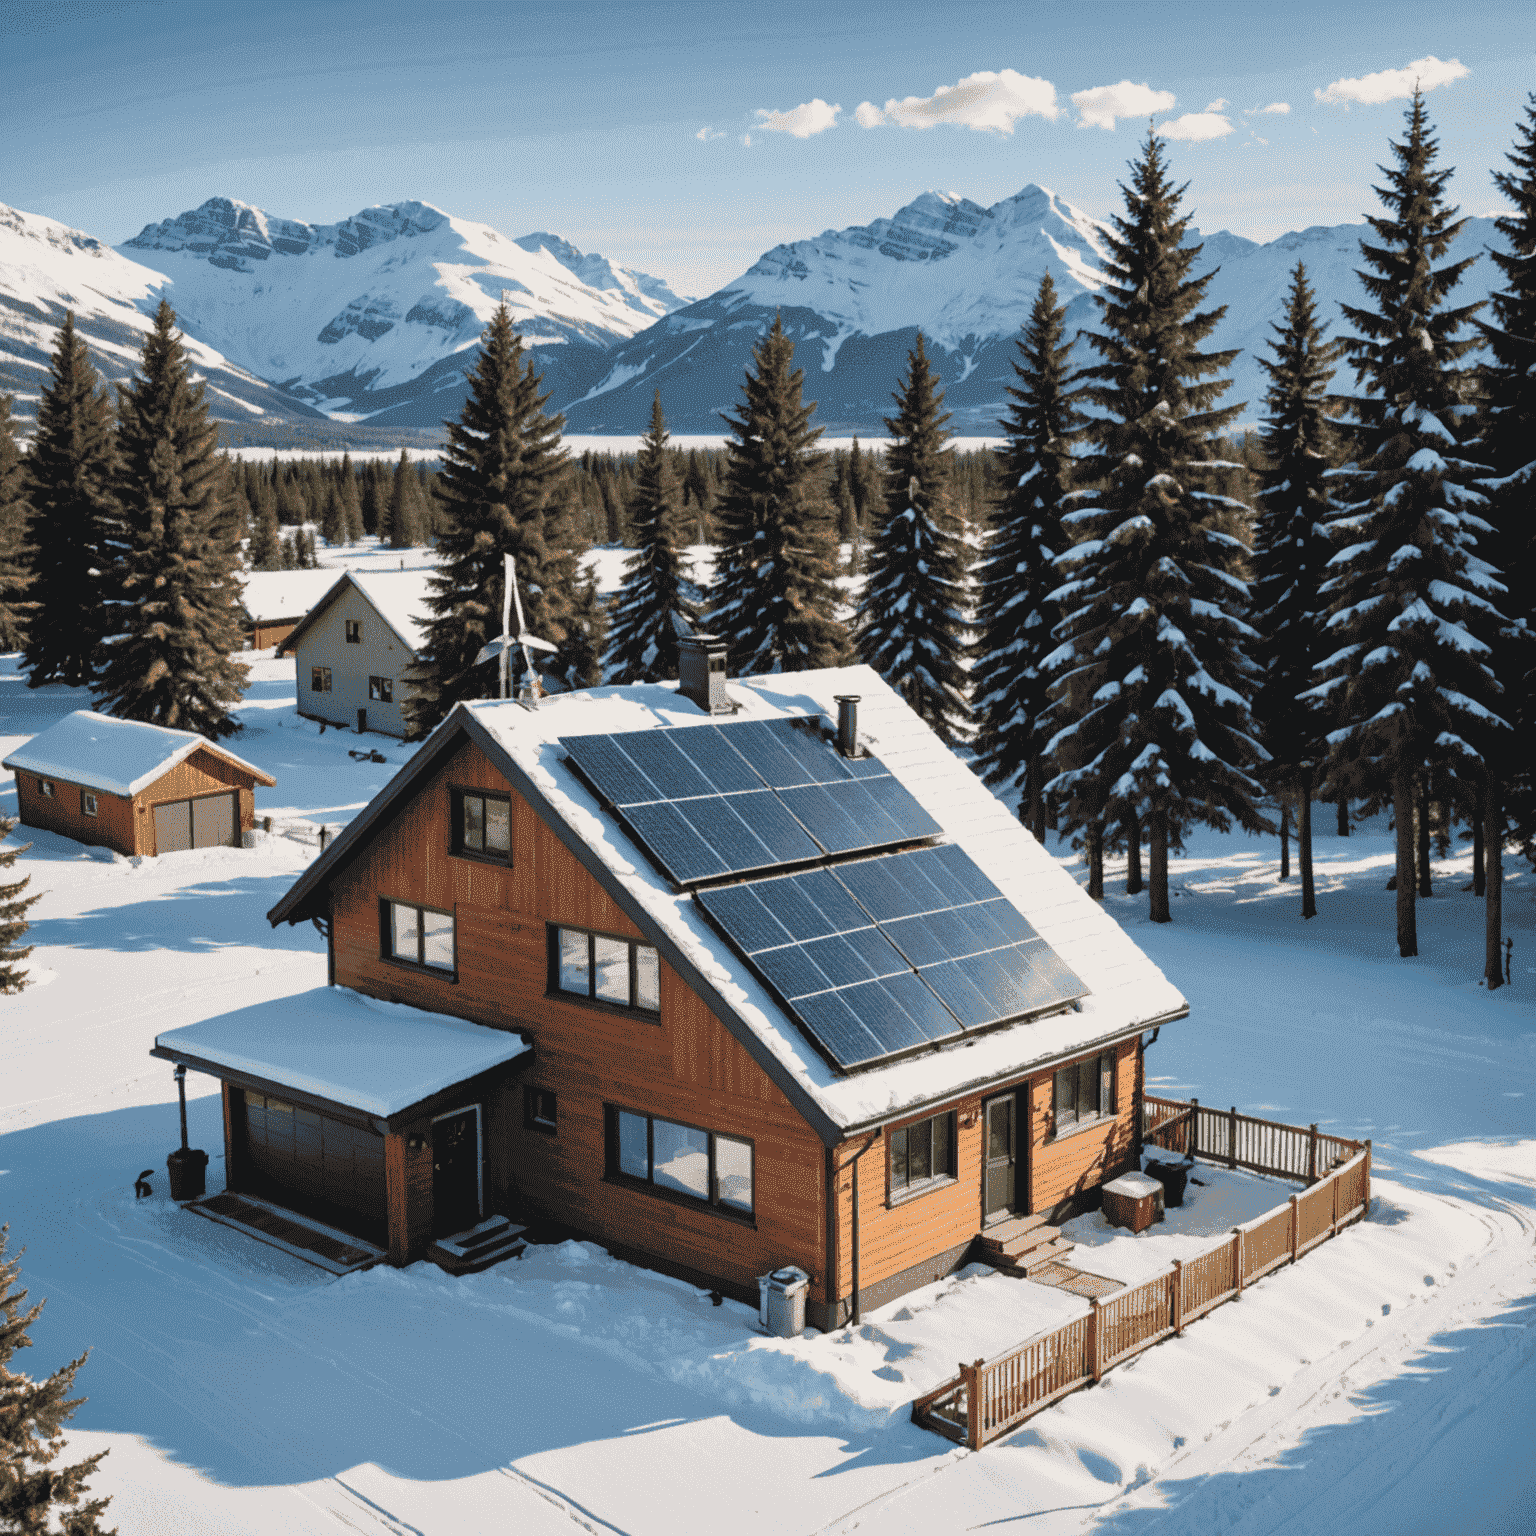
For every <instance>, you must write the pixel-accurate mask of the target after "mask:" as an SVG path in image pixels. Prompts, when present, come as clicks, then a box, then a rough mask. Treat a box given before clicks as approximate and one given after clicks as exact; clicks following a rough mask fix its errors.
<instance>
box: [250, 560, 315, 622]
mask: <svg viewBox="0 0 1536 1536" xmlns="http://www.w3.org/2000/svg"><path fill="white" fill-rule="evenodd" d="M336 580H337V573H336V571H335V570H334V568H327V569H319V570H313V571H251V572H250V573H249V574H248V575H247V576H246V578H245V594H244V595H245V611H246V612H247V613H248V614H250V616H251V617H252V618H253V619H255V620H257V621H258V622H270V621H271V620H273V619H302V618H303V617H304V615H305V614H306V613H308V612H309V610H310V609H311V608H313V607H314V606H315V604H316V603H318V602H319V601H320V599H321V598H322V597H324V596H325V594H326V593H327V592H329V591H330V590H331V588H332V587H334V586H335V585H336Z"/></svg>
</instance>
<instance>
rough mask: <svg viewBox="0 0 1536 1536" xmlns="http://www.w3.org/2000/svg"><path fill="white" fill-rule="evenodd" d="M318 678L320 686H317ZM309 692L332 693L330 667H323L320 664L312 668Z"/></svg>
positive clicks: (310, 670)
mask: <svg viewBox="0 0 1536 1536" xmlns="http://www.w3.org/2000/svg"><path fill="white" fill-rule="evenodd" d="M317 678H318V679H319V680H320V681H319V685H318V686H316V679H317ZM309 691H310V692H311V693H329V692H330V691H331V669H330V668H329V667H322V666H320V665H319V664H318V663H316V664H314V665H312V666H311V667H310V669H309Z"/></svg>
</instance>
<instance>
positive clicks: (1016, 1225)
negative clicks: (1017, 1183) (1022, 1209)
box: [976, 1214, 1045, 1250]
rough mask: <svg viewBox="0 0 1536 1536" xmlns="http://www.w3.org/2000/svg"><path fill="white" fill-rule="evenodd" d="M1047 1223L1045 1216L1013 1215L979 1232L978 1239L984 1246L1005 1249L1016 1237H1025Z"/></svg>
mask: <svg viewBox="0 0 1536 1536" xmlns="http://www.w3.org/2000/svg"><path fill="white" fill-rule="evenodd" d="M1044 1225H1045V1217H1044V1216H1042V1215H1038V1214H1037V1215H1034V1216H1011V1217H1009V1219H1008V1220H1007V1221H1000V1222H998V1223H997V1224H996V1226H991V1227H986V1228H984V1229H983V1230H982V1231H981V1232H979V1233H978V1234H977V1237H976V1240H977V1242H979V1243H980V1244H981V1246H982V1247H983V1248H996V1249H999V1250H1002V1249H1004V1248H1005V1247H1006V1246H1007V1244H1008V1243H1010V1242H1012V1241H1013V1240H1014V1239H1015V1238H1018V1237H1023V1236H1024V1235H1025V1234H1026V1233H1029V1232H1033V1231H1035V1230H1036V1229H1037V1228H1039V1227H1043V1226H1044Z"/></svg>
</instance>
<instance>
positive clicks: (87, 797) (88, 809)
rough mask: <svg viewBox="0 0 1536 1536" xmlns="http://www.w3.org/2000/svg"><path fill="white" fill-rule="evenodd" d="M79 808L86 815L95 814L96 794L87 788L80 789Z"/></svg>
mask: <svg viewBox="0 0 1536 1536" xmlns="http://www.w3.org/2000/svg"><path fill="white" fill-rule="evenodd" d="M80 809H81V811H82V812H83V813H84V814H85V815H87V816H94V815H95V814H96V796H95V795H93V794H92V793H91V792H90V790H88V789H82V790H81V791H80Z"/></svg>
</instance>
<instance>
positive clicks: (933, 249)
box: [0, 185, 1503, 436]
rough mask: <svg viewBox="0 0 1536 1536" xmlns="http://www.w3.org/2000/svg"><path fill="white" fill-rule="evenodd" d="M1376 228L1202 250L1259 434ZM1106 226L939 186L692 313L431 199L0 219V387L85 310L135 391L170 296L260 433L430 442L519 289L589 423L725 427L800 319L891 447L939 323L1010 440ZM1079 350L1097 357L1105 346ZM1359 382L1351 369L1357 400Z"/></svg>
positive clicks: (538, 238) (1035, 203) (1477, 230)
mask: <svg viewBox="0 0 1536 1536" xmlns="http://www.w3.org/2000/svg"><path fill="white" fill-rule="evenodd" d="M1363 232H1364V227H1363V226H1361V225H1358V224H1343V225H1336V226H1317V227H1313V228H1310V229H1305V230H1301V231H1297V232H1294V233H1291V234H1287V235H1283V236H1281V237H1280V238H1279V239H1277V240H1272V241H1269V242H1267V243H1259V242H1256V241H1252V240H1248V239H1245V238H1243V237H1242V236H1240V235H1234V234H1230V233H1227V232H1225V231H1223V232H1220V233H1217V234H1214V235H1210V236H1200V235H1198V234H1193V235H1191V237H1190V238H1191V240H1192V242H1193V243H1197V244H1199V245H1200V246H1201V249H1200V252H1199V255H1198V257H1197V258H1196V271H1197V272H1199V273H1204V272H1209V271H1214V273H1215V275H1214V278H1213V280H1212V283H1211V286H1210V288H1209V290H1208V302H1209V305H1210V306H1211V307H1216V306H1220V305H1225V306H1226V311H1227V312H1226V315H1225V316H1224V318H1223V319H1222V321H1221V323H1220V324H1219V325H1218V327H1217V328H1216V331H1215V333H1214V334H1213V336H1212V337H1211V339H1210V341H1209V343H1208V345H1209V347H1210V348H1211V349H1213V350H1215V349H1224V348H1236V349H1239V356H1238V357H1237V359H1236V360H1235V362H1234V365H1233V367H1232V370H1231V377H1232V380H1233V388H1232V389H1231V390H1229V391H1228V392H1227V394H1226V396H1225V402H1231V403H1239V402H1246V403H1247V409H1246V410H1245V412H1244V419H1245V420H1248V421H1253V420H1256V419H1257V418H1258V416H1259V415H1260V413H1261V411H1262V402H1263V395H1264V387H1265V376H1264V374H1263V372H1262V369H1261V368H1260V366H1259V362H1258V358H1259V357H1260V356H1262V355H1264V352H1265V348H1266V345H1267V343H1268V341H1269V339H1270V337H1271V335H1272V334H1273V333H1272V332H1271V330H1270V326H1271V325H1272V323H1273V322H1274V321H1276V320H1277V319H1278V318H1279V315H1280V311H1281V307H1282V305H1283V303H1284V297H1285V293H1286V289H1287V287H1288V285H1289V282H1290V273H1291V271H1292V269H1293V268H1294V267H1295V265H1296V262H1297V261H1298V260H1300V261H1304V262H1305V263H1306V267H1307V272H1308V275H1309V277H1310V279H1311V281H1312V284H1313V286H1314V288H1315V289H1316V290H1317V294H1318V299H1319V312H1320V314H1321V316H1322V317H1323V318H1324V319H1325V320H1329V321H1331V322H1332V330H1333V331H1334V332H1335V333H1337V332H1338V331H1339V330H1340V329H1341V317H1340V314H1339V308H1338V306H1339V304H1340V302H1345V303H1361V302H1362V301H1363V300H1364V292H1363V289H1362V288H1361V286H1360V283H1359V280H1358V278H1357V276H1356V269H1357V268H1358V267H1359V266H1360V265H1361V257H1360V237H1361V234H1362V233H1363ZM1108 234H1109V230H1108V227H1107V226H1106V225H1104V224H1103V223H1101V222H1100V221H1098V220H1096V219H1094V218H1092V217H1091V216H1089V215H1088V214H1086V213H1084V212H1083V211H1082V210H1081V209H1078V208H1075V207H1073V206H1072V205H1071V204H1070V203H1068V202H1066V201H1065V200H1064V199H1062V198H1060V197H1058V196H1057V195H1056V194H1055V193H1053V192H1051V191H1049V190H1048V189H1046V188H1044V187H1039V186H1034V185H1030V186H1026V187H1025V188H1024V189H1023V190H1022V191H1021V192H1019V193H1018V194H1017V195H1015V196H1013V197H1010V198H1005V199H1003V200H1002V201H1001V202H998V203H995V204H993V205H992V206H991V207H982V206H981V205H979V204H977V203H974V202H971V201H970V200H969V199H966V198H962V197H957V196H954V195H952V194H949V193H938V192H925V193H923V194H922V195H921V196H920V197H918V198H916V199H915V200H914V201H913V202H911V203H909V204H907V205H906V206H905V207H904V208H902V209H900V210H898V211H897V212H896V213H895V214H894V215H893V216H892V217H890V218H888V219H886V218H882V219H876V220H875V221H874V222H873V223H870V224H865V225H856V226H852V227H850V228H847V229H841V230H827V231H825V232H824V233H822V234H820V235H817V236H814V237H812V238H809V239H805V240H799V241H795V242H793V243H791V244H787V245H780V246H775V247H774V248H773V249H772V250H770V251H768V252H766V253H765V254H764V255H762V256H761V257H760V258H759V259H758V260H757V261H756V262H755V263H754V264H753V265H752V267H750V268H749V269H748V270H747V271H746V272H745V273H743V274H742V275H741V276H740V277H739V278H737V279H735V280H734V281H733V282H731V283H729V284H727V285H726V286H725V287H724V288H721V289H720V290H718V291H717V292H715V293H713V294H710V295H708V296H707V297H705V298H702V299H698V300H690V299H687V298H684V297H680V296H679V295H677V294H675V293H673V292H672V290H671V289H670V288H669V287H668V286H667V284H666V283H665V282H663V281H662V280H661V279H660V278H656V277H652V276H648V275H647V274H645V273H641V272H635V271H632V270H630V269H627V268H623V267H619V266H616V265H615V264H614V263H613V262H611V261H610V260H608V259H607V258H606V257H603V256H601V255H597V254H594V253H583V252H581V251H579V250H577V249H576V248H575V247H574V246H573V245H571V244H570V243H569V242H567V241H565V240H563V239H561V238H560V237H559V236H557V235H552V234H547V233H535V234H529V235H524V236H522V237H520V238H518V239H510V238H508V237H507V236H505V235H502V234H500V233H499V232H498V231H496V230H494V229H492V228H491V227H490V226H489V225H485V224H477V223H474V222H472V221H470V220H466V219H459V218H455V217H453V216H451V215H449V214H447V213H445V212H443V211H442V210H441V209H438V208H435V207H433V206H432V205H431V204H429V203H422V202H401V203H392V204H386V205H383V206H379V207H374V208H365V209H363V210H362V211H361V212H360V213H357V214H354V215H353V216H352V217H351V218H348V219H344V220H342V221H341V222H340V223H337V224H306V223H302V222H299V221H296V220H291V219H281V218H277V217H275V216H272V215H270V214H267V213H265V212H264V211H263V210H261V209H259V208H254V207H252V206H250V205H249V204H246V203H241V202H237V201H234V200H232V199H229V198H218V197H216V198H210V199H209V200H208V201H207V202H205V203H204V204H203V205H202V206H201V207H199V208H197V209H194V210H191V211H190V212H186V213H182V214H179V215H178V216H176V217H175V218H170V219H165V220H163V221H161V222H159V223H152V224H147V225H146V226H145V227H144V228H143V230H141V231H140V233H139V234H138V235H136V236H135V237H134V238H133V239H131V240H128V241H125V242H124V243H123V244H122V245H120V246H118V247H117V248H116V249H115V250H114V249H112V248H111V247H108V246H106V245H103V244H102V243H101V242H100V241H97V240H95V239H93V238H92V237H91V236H90V235H87V234H84V233H82V232H80V231H78V230H71V229H68V228H67V227H66V226H64V225H62V224H58V223H56V222H55V221H53V220H50V219H45V218H42V217H40V216H38V215H34V214H27V213H21V212H19V211H17V210H15V209H10V208H6V207H5V206H4V205H0V388H4V389H6V390H11V391H15V392H16V394H17V395H18V400H17V414H18V415H21V416H26V415H30V414H31V413H32V411H34V410H35V401H36V396H37V392H38V389H39V387H40V384H41V382H42V379H43V377H44V376H45V373H46V367H47V357H48V350H49V347H50V346H51V344H52V333H53V329H54V328H55V327H56V326H57V325H58V323H59V321H60V320H61V319H62V317H63V313H64V310H65V308H73V309H74V310H75V311H76V316H77V324H78V325H79V327H80V329H81V331H82V333H83V334H84V335H85V336H86V338H87V341H88V342H89V344H90V345H91V347H92V349H93V353H94V354H95V356H96V361H97V363H98V366H99V367H101V368H102V369H103V371H104V372H105V373H106V374H107V376H108V377H109V378H111V379H120V378H125V377H127V375H128V373H129V371H130V370H131V368H132V366H133V362H134V358H135V355H136V353H137V350H138V346H139V343H140V340H141V338H142V335H143V332H144V330H145V329H146V328H147V324H148V320H147V317H148V315H149V314H151V313H152V312H153V310H154V308H155V306H156V305H157V304H158V302H159V300H160V299H161V298H162V297H164V298H167V299H169V300H170V302H171V304H172V305H173V307H174V308H175V310H176V313H177V318H178V322H179V324H180V325H181V327H182V329H183V331H184V332H185V334H186V336H187V338H188V344H189V346H190V347H191V348H192V353H193V357H194V361H195V364H196V366H197V368H198V370H199V371H200V372H201V373H202V374H203V375H204V376H206V378H207V380H208V384H209V391H210V398H211V401H212V403H213V406H214V412H215V414H216V415H218V416H220V417H223V418H227V419H229V420H231V421H236V422H240V423H242V425H243V426H244V427H245V428H246V429H250V428H251V427H253V426H255V427H260V426H263V425H267V426H274V427H275V426H277V425H279V424H282V425H294V424H302V423H320V422H329V423H332V424H334V425H336V426H339V427H341V428H342V429H344V430H345V429H352V430H364V429H366V430H369V431H370V433H371V431H372V430H374V429H380V428H384V429H389V428H395V429H402V428H425V429H433V428H437V427H438V426H439V425H440V424H441V422H442V421H443V420H444V419H445V418H446V417H450V416H453V415H455V414H456V413H457V411H458V409H459V407H460V405H461V403H462V400H463V396H464V382H463V374H464V370H465V368H466V366H468V365H469V364H470V363H471V362H472V359H473V355H474V354H473V349H474V346H475V343H476V342H477V341H478V339H479V336H480V334H481V332H482V331H483V329H484V327H485V324H486V322H487V320H488V319H489V318H490V315H491V313H492V311H493V310H494V308H495V306H496V304H497V303H498V302H503V301H504V302H506V303H507V305H508V306H509V308H510V309H511V311H512V315H513V320H514V323H515V324H516V326H517V328H518V330H519V331H520V332H521V333H522V335H523V337H524V338H525V340H526V341H527V342H528V343H529V344H530V345H531V346H533V347H534V348H536V349H537V350H536V353H535V356H536V360H537V366H538V367H539V369H540V371H541V372H542V374H543V377H544V387H545V388H546V389H547V390H549V391H550V394H551V406H552V408H555V409H560V410H563V411H564V412H565V415H566V419H567V425H568V429H569V430H571V431H573V432H584V433H623V434H632V433H636V432H639V431H641V430H643V428H644V426H645V424H646V421H647V419H648V417H649V412H650V403H651V397H652V394H653V392H654V391H655V390H656V389H658V388H659V389H660V390H661V393H662V403H663V406H664V407H665V409H666V412H667V417H668V421H669V423H670V425H671V426H672V428H673V430H674V431H680V432H692V433H709V434H718V433H720V432H721V431H723V430H724V427H723V424H722V423H721V421H720V414H719V413H720V412H722V411H726V410H730V409H732V408H733V407H735V406H736V405H737V403H738V402H739V401H740V399H741V388H740V386H741V380H742V375H743V371H744V370H745V368H746V366H747V365H748V363H749V361H750V355H751V347H752V345H753V343H754V342H755V341H756V340H757V339H758V337H759V336H760V335H761V334H762V333H763V331H764V330H765V329H766V328H767V326H768V325H769V324H771V323H772V320H773V316H774V315H775V313H777V314H779V315H780V316H781V317H782V320H783V323H784V326H785V329H786V330H787V331H788V332H789V334H790V335H791V336H792V337H793V338H794V340H795V343H796V362H797V364H798V366H800V367H801V368H803V369H804V370H805V374H806V388H805V394H806V397H807V398H808V399H814V400H816V401H818V403H819V404H818V411H817V416H816V420H817V422H818V424H819V425H821V426H823V427H826V428H828V429H830V430H832V431H833V432H837V433H845V432H858V433H860V434H863V435H869V436H879V435H881V434H882V433H883V419H884V417H885V416H886V414H887V413H888V412H889V411H890V409H891V403H890V400H891V391H892V390H893V389H894V388H895V386H896V384H897V381H898V379H899V378H900V375H901V373H902V370H903V368H904V366H905V362H906V353H907V351H908V349H909V348H910V347H911V346H912V344H913V341H914V339H915V337H916V335H917V333H918V331H919V330H921V331H922V333H923V335H924V338H925V340H926V342H927V345H928V350H929V355H930V357H931V358H932V359H933V362H934V364H935V366H936V368H937V370H938V372H939V374H940V377H941V378H942V380H943V382H944V386H945V389H946V404H947V406H948V409H949V410H950V411H951V412H952V413H953V418H954V419H953V421H952V426H953V427H954V428H955V429H956V430H958V431H961V432H966V433H979V434H988V435H990V434H994V433H995V432H996V431H997V421H998V418H999V416H1000V414H1001V413H1002V410H1003V408H1004V404H1005V399H1006V396H1005V391H1006V389H1007V387H1008V386H1009V385H1010V384H1011V383H1012V382H1013V371H1012V363H1013V359H1014V356H1015V347H1014V345H1013V343H1014V338H1015V337H1016V336H1017V335H1018V332H1019V327H1020V326H1021V325H1022V324H1023V322H1024V320H1025V319H1026V318H1027V316H1028V313H1029V310H1030V306H1031V305H1032V304H1033V302H1034V297H1035V292H1036V289H1037V287H1038V285H1039V281H1040V277H1041V275H1042V274H1043V273H1044V272H1046V271H1050V273H1051V274H1052V277H1053V278H1054V280H1055V282H1056V285H1057V289H1058V292H1059V294H1060V297H1061V299H1062V301H1063V302H1065V303H1066V304H1067V330H1068V333H1069V334H1073V333H1075V332H1077V331H1078V330H1079V329H1087V330H1091V329H1093V328H1094V327H1095V326H1096V324H1097V320H1098V311H1097V307H1096V306H1095V304H1094V303H1093V295H1094V293H1096V292H1097V291H1099V290H1100V289H1101V288H1102V286H1103V284H1104V267H1105V263H1106V260H1107V258H1108V254H1109V248H1108V245H1107V237H1108ZM1489 245H1495V246H1498V247H1500V248H1503V242H1502V239H1501V237H1500V236H1499V235H1498V234H1497V232H1496V230H1495V229H1494V225H1493V221H1492V220H1491V219H1486V218H1472V219H1468V220H1467V221H1466V224H1465V226H1464V228H1463V230H1462V232H1461V234H1460V236H1459V237H1458V239H1457V241H1456V243H1455V245H1454V246H1453V247H1452V250H1451V253H1450V256H1451V257H1452V258H1455V257H1461V256H1467V255H1475V254H1478V253H1480V252H1481V251H1483V249H1484V248H1485V247H1487V246H1489ZM1498 280H1499V274H1498V272H1497V269H1495V268H1494V266H1493V264H1492V263H1491V262H1489V261H1487V260H1482V261H1479V262H1477V263H1476V264H1475V265H1474V266H1473V267H1472V268H1471V269H1470V271H1469V272H1468V273H1467V275H1466V277H1465V278H1464V279H1463V282H1462V284H1461V286H1460V288H1458V290H1457V295H1456V297H1457V299H1458V301H1459V302H1471V301H1474V300H1476V299H1480V298H1484V297H1486V296H1487V294H1488V292H1489V291H1490V289H1492V288H1494V287H1495V286H1497V284H1498ZM1076 360H1077V361H1078V362H1079V363H1080V364H1083V363H1088V362H1090V361H1092V360H1093V356H1092V354H1091V352H1090V350H1089V348H1088V346H1087V344H1086V343H1085V342H1080V343H1079V346H1078V356H1077V359H1076ZM1350 382H1351V381H1350V377H1349V375H1348V374H1347V373H1345V374H1343V375H1341V377H1340V380H1339V385H1340V387H1341V388H1343V389H1347V388H1349V387H1350ZM1225 402H1224V403H1225Z"/></svg>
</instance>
